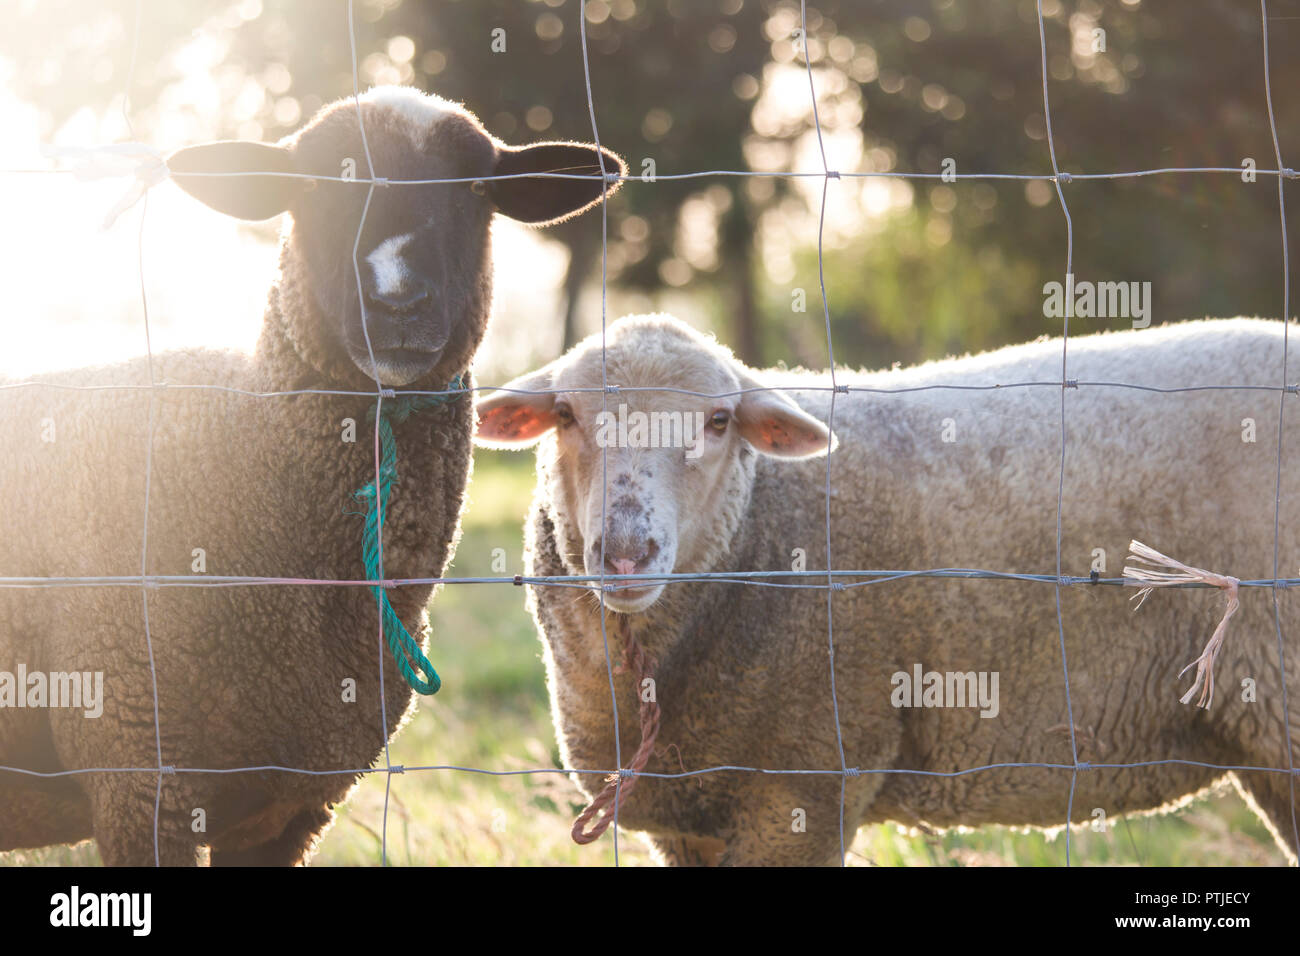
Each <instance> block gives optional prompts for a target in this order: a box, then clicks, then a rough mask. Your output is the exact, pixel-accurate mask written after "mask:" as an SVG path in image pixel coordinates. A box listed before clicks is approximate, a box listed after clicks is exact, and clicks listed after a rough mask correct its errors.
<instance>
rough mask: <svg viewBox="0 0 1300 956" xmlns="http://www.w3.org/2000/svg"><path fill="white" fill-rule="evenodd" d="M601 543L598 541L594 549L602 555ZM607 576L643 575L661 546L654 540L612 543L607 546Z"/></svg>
mask: <svg viewBox="0 0 1300 956" xmlns="http://www.w3.org/2000/svg"><path fill="white" fill-rule="evenodd" d="M600 546H601V542H599V541H597V542H596V544H595V547H594V548H593V549H592V550H593V552H594V553H595V554H597V555H599V554H600ZM606 548H607V549H608V550H606V552H605V573H606V574H641V573H642V572H643V571H645V569H646V567H647V566H648V565H649V564H650V560H651V558H653V557H654V556H655V555H656V554H658V553H659V545H658V544H657V543H656V542H655V540H654V539H653V538H645V539H642V540H641V541H637V542H626V543H625V542H617V543H615V542H610V543H609V544H607V545H606Z"/></svg>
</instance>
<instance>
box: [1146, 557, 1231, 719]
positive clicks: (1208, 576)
mask: <svg viewBox="0 0 1300 956" xmlns="http://www.w3.org/2000/svg"><path fill="white" fill-rule="evenodd" d="M1129 551H1130V552H1131V553H1130V554H1129V556H1128V560H1130V561H1141V562H1143V563H1144V564H1147V565H1154V566H1155V567H1125V568H1124V583H1125V584H1127V585H1130V586H1132V587H1136V588H1141V590H1140V591H1138V593H1137V594H1135V595H1134V596H1133V597H1134V599H1136V600H1137V602H1138V603H1137V607H1135V608H1134V609H1133V610H1135V611H1136V610H1138V608H1140V607H1142V604H1143V603H1144V602H1145V601H1146V599H1147V598H1148V597H1149V596H1150V594H1151V591H1152V590H1153V589H1155V588H1167V587H1176V586H1178V585H1180V584H1190V583H1194V582H1201V583H1203V584H1209V585H1212V586H1214V587H1216V588H1222V589H1223V590H1224V591H1226V592H1227V595H1228V607H1227V609H1226V610H1225V611H1224V612H1223V617H1222V618H1221V619H1220V621H1219V626H1218V627H1216V628H1215V629H1214V634H1213V635H1211V637H1210V640H1209V642H1208V643H1207V644H1206V645H1205V649H1204V650H1203V651H1201V656H1200V657H1198V658H1196V660H1194V661H1192V663H1191V664H1188V665H1187V667H1184V668H1183V669H1182V670H1181V671H1179V672H1178V676H1179V677H1182V676H1183V675H1184V674H1186V673H1187V671H1188V670H1189V669H1190V668H1191V667H1192V665H1193V664H1194V665H1196V679H1195V681H1194V682H1193V683H1192V687H1191V689H1190V690H1189V691H1188V692H1187V693H1186V694H1184V695H1183V696H1182V697H1181V698H1180V699H1181V700H1182V702H1183V703H1184V704H1186V703H1187V702H1188V701H1190V700H1191V699H1192V695H1193V694H1195V693H1196V689H1197V688H1198V687H1199V688H1201V696H1200V698H1199V699H1198V700H1197V702H1196V706H1197V707H1201V708H1205V709H1208V708H1209V706H1210V703H1211V701H1213V700H1214V660H1215V658H1216V657H1218V654H1219V650H1220V648H1222V647H1223V639H1224V638H1225V637H1226V636H1227V634H1228V619H1229V618H1231V617H1232V615H1234V614H1236V613H1237V608H1238V607H1240V606H1241V602H1240V601H1239V600H1238V597H1237V586H1238V585H1239V584H1241V581H1240V580H1238V579H1237V578H1234V577H1231V576H1229V575H1226V574H1215V573H1214V572H1213V571H1205V570H1202V569H1201V568H1193V567H1189V566H1187V565H1186V564H1183V563H1182V562H1180V561H1175V560H1174V559H1173V558H1170V557H1168V556H1166V555H1163V554H1161V553H1160V552H1159V551H1157V550H1156V549H1155V548H1150V547H1147V546H1146V545H1145V544H1143V543H1142V542H1141V541H1130V542H1129ZM1160 567H1165V568H1171V569H1172V570H1169V571H1162V570H1159V568H1160Z"/></svg>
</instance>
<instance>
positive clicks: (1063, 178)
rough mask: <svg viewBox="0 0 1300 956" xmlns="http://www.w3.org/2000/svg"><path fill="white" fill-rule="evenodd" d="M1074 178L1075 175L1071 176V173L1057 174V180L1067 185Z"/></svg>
mask: <svg viewBox="0 0 1300 956" xmlns="http://www.w3.org/2000/svg"><path fill="white" fill-rule="evenodd" d="M1072 179H1074V177H1073V176H1071V175H1070V174H1069V173H1057V174H1056V181H1057V182H1058V183H1061V184H1062V185H1066V184H1068V183H1069V182H1070V181H1071V180H1072Z"/></svg>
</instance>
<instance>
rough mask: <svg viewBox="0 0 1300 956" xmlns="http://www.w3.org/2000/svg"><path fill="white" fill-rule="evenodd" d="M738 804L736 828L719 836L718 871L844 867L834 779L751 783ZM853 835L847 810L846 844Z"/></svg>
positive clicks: (851, 812) (851, 811) (851, 813)
mask: <svg viewBox="0 0 1300 956" xmlns="http://www.w3.org/2000/svg"><path fill="white" fill-rule="evenodd" d="M869 783H870V785H871V786H873V787H877V786H878V782H869ZM855 796H856V795H855ZM738 803H739V806H738V807H737V813H736V820H735V824H734V825H733V826H732V827H730V828H729V829H728V832H726V833H724V834H723V837H724V839H725V840H726V844H727V849H726V851H725V852H724V853H723V854H722V857H721V858H720V860H719V861H718V862H719V864H720V865H722V866H839V865H840V864H841V863H842V862H843V858H842V857H841V856H840V827H839V821H840V782H839V780H838V779H832V780H825V779H823V780H812V779H808V778H805V779H803V780H798V781H795V780H791V781H786V782H768V783H754V784H751V785H750V786H749V787H747V788H746V789H745V791H744V792H743V793H742V794H741V795H740V800H739V801H738ZM856 829H857V824H856V823H855V822H854V809H853V807H852V805H851V806H850V808H849V809H848V812H847V813H846V816H845V821H844V835H845V839H846V841H847V840H849V839H852V836H853V833H854V831H855V830H856Z"/></svg>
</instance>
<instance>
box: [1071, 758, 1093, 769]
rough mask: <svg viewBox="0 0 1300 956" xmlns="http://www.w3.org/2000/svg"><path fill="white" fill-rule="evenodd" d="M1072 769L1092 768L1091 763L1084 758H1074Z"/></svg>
mask: <svg viewBox="0 0 1300 956" xmlns="http://www.w3.org/2000/svg"><path fill="white" fill-rule="evenodd" d="M1074 769H1075V770H1091V769H1092V764H1090V763H1088V761H1086V760H1076V761H1075V762H1074Z"/></svg>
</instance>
